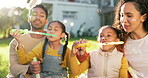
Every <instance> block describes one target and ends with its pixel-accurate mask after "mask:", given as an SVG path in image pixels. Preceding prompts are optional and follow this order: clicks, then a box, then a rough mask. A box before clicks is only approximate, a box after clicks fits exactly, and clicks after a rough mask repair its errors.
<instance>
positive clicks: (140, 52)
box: [124, 35, 148, 78]
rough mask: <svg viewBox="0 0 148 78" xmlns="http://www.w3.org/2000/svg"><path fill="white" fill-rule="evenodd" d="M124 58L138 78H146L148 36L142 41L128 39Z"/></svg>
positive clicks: (147, 68) (147, 77) (147, 70)
mask: <svg viewBox="0 0 148 78" xmlns="http://www.w3.org/2000/svg"><path fill="white" fill-rule="evenodd" d="M124 49H125V56H126V58H127V60H128V61H129V65H130V66H131V67H132V68H133V69H134V70H136V74H137V75H138V77H139V78H148V35H146V36H145V37H144V38H142V39H138V40H133V39H131V38H128V40H127V42H126V45H125V48H124Z"/></svg>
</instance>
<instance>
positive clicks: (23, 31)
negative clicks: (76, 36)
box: [11, 29, 57, 37]
mask: <svg viewBox="0 0 148 78" xmlns="http://www.w3.org/2000/svg"><path fill="white" fill-rule="evenodd" d="M15 30H16V29H12V30H11V31H12V32H14V31H15ZM21 33H24V34H27V33H32V34H40V35H46V36H53V37H57V36H56V35H53V34H48V33H41V32H34V31H28V29H24V30H22V29H21Z"/></svg>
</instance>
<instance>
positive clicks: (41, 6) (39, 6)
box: [30, 4, 48, 19]
mask: <svg viewBox="0 0 148 78" xmlns="http://www.w3.org/2000/svg"><path fill="white" fill-rule="evenodd" d="M34 8H41V9H43V10H44V11H45V13H46V19H47V17H48V10H47V8H46V7H45V6H44V5H42V4H38V5H35V6H33V7H32V8H31V10H30V14H31V11H32V9H34Z"/></svg>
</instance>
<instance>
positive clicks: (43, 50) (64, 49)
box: [42, 21, 69, 64]
mask: <svg viewBox="0 0 148 78" xmlns="http://www.w3.org/2000/svg"><path fill="white" fill-rule="evenodd" d="M53 22H57V23H58V24H59V25H60V26H61V28H62V33H65V34H66V37H65V44H64V47H63V52H62V60H61V63H60V64H62V63H63V61H64V56H65V54H66V50H67V45H68V39H69V38H68V33H67V32H66V27H65V25H64V24H63V23H62V22H60V21H52V22H50V23H49V24H48V26H47V28H48V27H49V25H50V24H51V23H53ZM61 39H62V38H61ZM47 43H48V39H47V37H46V38H45V41H44V45H43V49H42V58H43V57H44V53H45V48H46V45H47Z"/></svg>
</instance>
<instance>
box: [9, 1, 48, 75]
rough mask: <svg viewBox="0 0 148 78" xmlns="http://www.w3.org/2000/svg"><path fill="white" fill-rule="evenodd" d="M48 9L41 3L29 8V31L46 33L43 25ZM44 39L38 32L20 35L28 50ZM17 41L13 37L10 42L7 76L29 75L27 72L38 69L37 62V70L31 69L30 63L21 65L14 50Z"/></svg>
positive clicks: (46, 21)
mask: <svg viewBox="0 0 148 78" xmlns="http://www.w3.org/2000/svg"><path fill="white" fill-rule="evenodd" d="M47 17H48V11H47V9H46V8H45V7H44V6H43V5H41V4H40V5H36V6H34V7H33V8H32V9H31V10H30V15H29V17H28V22H29V23H30V26H31V31H35V32H43V33H46V31H45V29H44V26H45V24H47V23H48V20H47ZM44 39H45V36H44V35H38V34H30V33H28V34H23V35H22V36H21V42H22V44H23V46H24V48H25V50H26V52H29V51H31V50H32V49H33V47H35V46H36V45H37V44H38V43H39V42H41V41H43V40H44ZM16 46H17V41H16V40H15V39H13V40H12V41H11V42H10V50H9V52H10V73H9V74H8V75H7V78H20V76H26V77H27V78H28V77H29V76H28V74H30V73H35V72H36V73H38V72H37V71H39V70H40V67H39V64H38V66H36V67H39V69H38V70H37V69H36V70H33V69H32V66H33V64H30V65H22V64H19V62H18V57H17V52H16V49H15V48H16Z"/></svg>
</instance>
